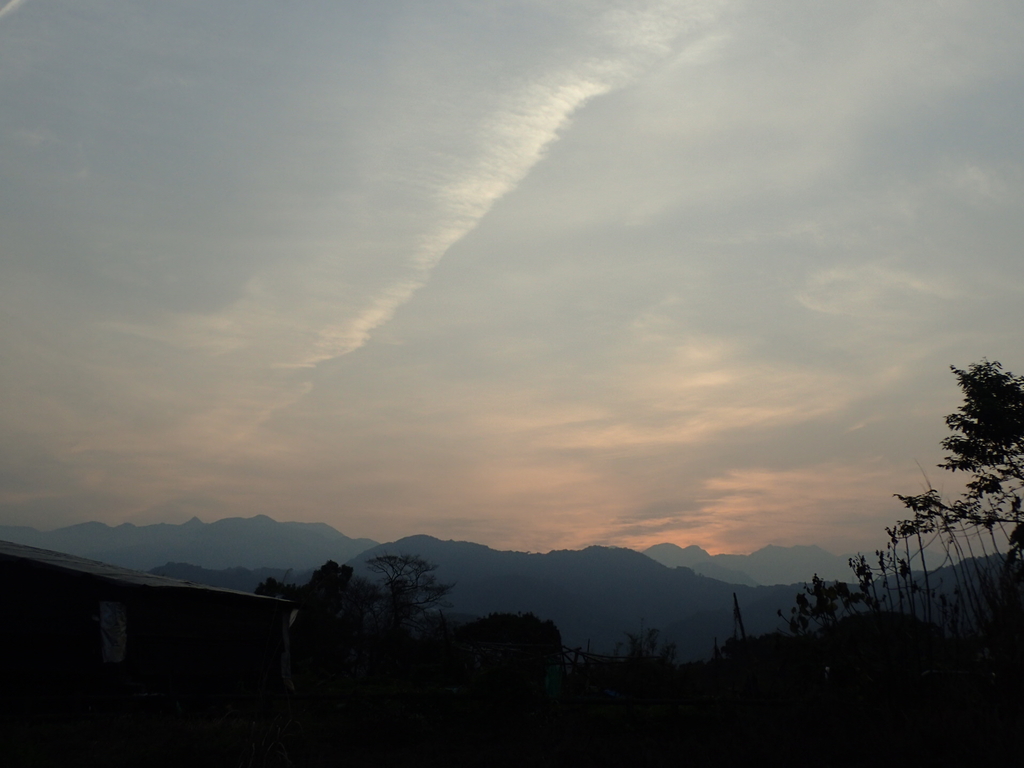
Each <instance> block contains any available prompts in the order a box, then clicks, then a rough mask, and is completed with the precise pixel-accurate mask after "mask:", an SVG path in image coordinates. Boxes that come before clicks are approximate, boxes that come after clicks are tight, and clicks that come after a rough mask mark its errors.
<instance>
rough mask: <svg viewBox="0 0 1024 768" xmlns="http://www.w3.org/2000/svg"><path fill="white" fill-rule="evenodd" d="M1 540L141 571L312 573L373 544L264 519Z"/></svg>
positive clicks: (96, 528) (80, 529) (86, 526)
mask: <svg viewBox="0 0 1024 768" xmlns="http://www.w3.org/2000/svg"><path fill="white" fill-rule="evenodd" d="M0 539H2V540H4V541H13V542H15V543H17V544H26V545H28V546H32V547H40V548H42V549H51V550H54V551H57V552H67V553H69V554H72V555H78V556H79V557H87V558H90V559H92V560H99V561H102V562H105V563H111V564H113V565H119V566H122V567H124V568H135V569H137V570H143V571H145V570H149V569H151V568H155V567H157V566H162V565H164V564H166V563H188V564H190V565H196V566H200V567H203V568H221V569H223V568H235V567H243V568H278V569H287V568H297V569H310V568H316V567H318V566H320V565H322V564H323V563H324V562H326V561H327V560H336V561H338V562H344V561H345V560H348V559H350V558H352V557H355V556H356V555H358V554H359V553H360V552H362V551H363V550H365V549H367V548H369V547H372V546H374V545H376V544H377V542H375V541H372V540H371V539H352V538H349V537H348V536H345V535H344V534H342V533H340V532H339V531H337V530H335V529H334V528H332V527H331V526H329V525H327V524H326V523H294V522H289V523H279V522H277V521H276V520H273V519H272V518H270V517H267V516H266V515H257V516H256V517H249V518H243V517H229V518H225V519H223V520H217V521H216V522H213V523H204V522H202V521H201V520H200V519H199V518H196V517H194V518H192V519H191V520H189V521H188V522H187V523H182V524H180V525H174V524H170V523H158V524H155V525H132V524H131V523H123V524H121V525H117V526H113V527H112V526H109V525H105V524H104V523H97V522H91V523H81V524H79V525H72V526H68V527H66V528H58V529H56V530H53V531H37V530H36V529H34V528H28V527H25V526H0Z"/></svg>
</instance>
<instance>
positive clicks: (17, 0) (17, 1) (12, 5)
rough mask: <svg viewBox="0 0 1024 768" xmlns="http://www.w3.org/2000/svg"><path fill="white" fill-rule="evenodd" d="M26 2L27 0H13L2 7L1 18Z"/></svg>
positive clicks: (0, 10) (0, 9)
mask: <svg viewBox="0 0 1024 768" xmlns="http://www.w3.org/2000/svg"><path fill="white" fill-rule="evenodd" d="M24 4H25V0H11V1H10V2H9V3H7V5H5V6H4V7H3V8H0V19H2V18H3V17H4V16H7V15H8V14H11V13H14V12H15V11H16V10H18V8H19V7H20V6H22V5H24Z"/></svg>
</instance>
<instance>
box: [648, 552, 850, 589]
mask: <svg viewBox="0 0 1024 768" xmlns="http://www.w3.org/2000/svg"><path fill="white" fill-rule="evenodd" d="M644 554H645V555H647V556H648V557H650V558H653V559H654V560H657V561H658V562H659V563H661V564H662V565H667V566H669V567H670V568H675V567H678V566H685V567H687V568H692V569H693V570H694V571H695V572H697V573H701V574H703V575H705V576H710V577H711V578H713V579H721V580H722V581H728V582H731V583H734V584H747V585H749V586H756V585H758V584H794V583H796V582H804V581H809V580H810V578H811V577H812V576H813V575H814V574H818V575H819V576H820V577H821V578H823V579H826V580H829V581H834V580H840V581H849V580H851V579H852V578H853V577H852V574H851V572H850V565H849V557H839V556H837V555H833V554H832V553H831V552H826V551H825V550H824V549H822V548H821V547H815V546H794V547H778V546H775V545H771V544H770V545H768V546H767V547H762V548H761V549H759V550H757V551H756V552H752V553H751V554H749V555H711V554H708V553H707V552H706V551H705V550H703V549H701V548H700V547H698V546H696V545H692V544H691V545H690V546H688V547H685V548H684V547H680V546H678V545H676V544H667V543H666V544H655V545H654V546H653V547H648V548H647V549H645V550H644Z"/></svg>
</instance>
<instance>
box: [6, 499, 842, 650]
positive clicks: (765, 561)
mask: <svg viewBox="0 0 1024 768" xmlns="http://www.w3.org/2000/svg"><path fill="white" fill-rule="evenodd" d="M0 539H5V540H8V541H14V542H17V543H21V544H27V545H30V546H35V547H41V548H44V549H51V550H57V551H62V552H68V553H71V554H75V555H79V556H81V557H88V558H91V559H95V560H101V561H104V562H108V563H112V564H115V565H120V566H123V567H128V568H136V569H139V570H151V571H152V572H154V573H160V574H162V575H165V576H172V577H175V578H182V579H186V580H189V581H194V582H200V583H206V584H211V585H214V586H221V587H229V588H233V589H240V590H244V591H252V590H253V589H254V588H255V586H256V584H258V583H259V582H260V581H262V580H264V579H266V578H268V577H273V578H275V579H278V580H285V581H289V582H294V583H305V581H308V579H309V577H310V575H311V572H312V569H313V568H316V567H318V566H320V565H322V564H323V563H324V562H326V561H327V560H335V561H336V562H342V563H344V562H347V563H349V564H350V565H352V566H353V568H355V569H356V571H357V573H364V574H366V575H369V574H368V571H367V566H366V563H367V561H368V560H369V559H371V558H372V557H374V556H376V555H379V554H382V553H393V554H413V555H418V556H420V557H422V558H424V559H426V560H428V561H429V562H431V563H434V564H436V565H437V571H436V575H437V577H438V579H439V580H440V581H442V582H446V583H452V584H453V588H452V591H451V594H450V595H449V601H450V603H451V605H450V608H449V609H448V614H449V615H450V616H451V617H452V618H453V619H454V620H459V619H460V618H461V619H468V618H472V617H476V616H482V615H486V614H488V613H492V612H509V613H526V612H532V613H534V614H536V615H537V616H539V617H541V618H543V619H552V620H553V621H554V622H555V624H556V625H557V626H558V627H559V629H560V630H561V632H562V636H563V639H564V640H565V642H566V643H567V644H568V645H571V646H578V647H583V648H586V647H588V646H589V647H590V648H591V650H594V651H597V652H611V651H612V650H613V649H614V648H615V646H616V644H617V643H620V642H622V641H624V640H625V633H626V632H631V633H634V634H635V633H637V632H640V631H642V630H644V629H649V628H657V629H659V630H660V632H661V638H662V640H663V641H664V642H674V643H675V644H676V646H677V648H678V651H679V658H680V659H681V660H689V659H698V658H706V657H707V656H709V655H710V653H711V652H712V649H713V647H714V644H715V642H716V640H717V641H718V642H719V643H721V642H724V640H725V639H726V638H727V637H729V636H731V635H732V634H733V632H734V630H735V622H734V613H733V605H734V602H733V600H734V595H735V600H736V603H737V604H738V605H739V607H740V609H741V611H742V616H743V621H744V624H745V628H746V631H747V632H748V633H750V634H758V633H763V632H768V631H771V630H773V629H775V628H776V627H777V626H778V625H779V619H778V616H777V611H778V610H779V609H780V608H781V609H783V610H784V612H787V613H788V607H789V606H791V605H792V604H793V600H794V597H795V595H796V593H797V592H798V591H799V590H800V588H801V586H802V583H803V582H804V581H806V580H809V579H810V577H811V576H812V575H813V574H814V573H818V574H819V575H821V576H823V577H831V578H836V577H839V578H848V569H847V570H846V572H845V573H844V572H842V568H840V564H842V565H843V566H844V567H845V563H844V562H842V560H841V559H840V558H837V557H835V556H834V555H831V554H829V553H828V552H825V551H824V550H821V549H819V548H817V547H789V548H786V547H766V548H764V549H762V550H759V551H758V552H755V553H753V554H751V555H714V556H713V555H710V554H708V553H707V552H706V551H704V550H703V549H700V548H699V547H687V548H681V547H678V546H676V545H674V544H661V545H657V546H655V547H651V548H650V549H648V550H647V551H646V552H645V553H640V552H636V551H634V550H631V549H624V548H616V547H587V548H586V549H582V550H558V551H553V552H548V553H546V554H539V553H537V554H535V553H525V552H510V551H501V550H495V549H491V548H490V547H486V546H484V545H481V544H474V543H471V542H464V541H442V540H440V539H437V538H434V537H431V536H410V537H406V538H403V539H399V540H398V541H395V542H391V543H388V544H379V543H377V542H375V541H372V540H370V539H352V538H349V537H347V536H345V535H343V534H341V533H340V532H338V531H337V530H335V529H334V528H332V527H331V526H329V525H326V524H324V523H295V522H286V523H280V522H277V521H274V520H273V519H271V518H269V517H266V516H262V515H261V516H257V517H253V518H229V519H225V520H219V521H217V522H214V523H208V524H207V523H203V522H202V521H200V520H198V519H193V520H191V521H189V522H187V523H183V524H180V525H173V524H156V525H146V526H135V525H131V524H123V525H118V526H113V527H111V526H107V525H104V524H102V523H83V524H81V525H74V526H69V527H67V528H61V529H57V530H55V531H48V532H41V531H37V530H35V529H33V528H27V527H12V526H0ZM758 582H761V583H762V584H763V583H773V584H775V585H776V586H762V585H759V584H758Z"/></svg>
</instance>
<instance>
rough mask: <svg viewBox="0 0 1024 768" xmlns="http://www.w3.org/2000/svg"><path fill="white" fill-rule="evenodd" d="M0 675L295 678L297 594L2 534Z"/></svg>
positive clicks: (149, 680)
mask: <svg viewBox="0 0 1024 768" xmlns="http://www.w3.org/2000/svg"><path fill="white" fill-rule="evenodd" d="M0 579H2V580H0V583H2V584H3V589H2V591H0V677H2V679H3V683H2V685H3V687H4V688H7V689H8V690H11V691H17V692H25V693H32V692H38V693H96V692H129V691H135V692H145V693H185V692H237V691H253V692H255V691H262V690H267V689H268V688H270V689H271V690H272V689H274V688H279V687H280V686H281V685H282V684H285V685H289V686H290V668H289V667H290V659H289V653H288V649H289V637H288V629H289V626H290V623H291V621H292V620H293V619H294V609H295V606H294V604H293V603H291V602H289V601H287V600H279V599H276V598H271V597H261V596H258V595H252V594H248V593H246V592H237V591H234V590H229V589H219V588H216V587H209V586H205V585H202V584H195V583H193V582H189V581H180V580H178V579H171V578H167V577H164V576H156V575H154V574H150V573H142V572H140V571H132V570H128V569H126V568H119V567H117V566H113V565H108V564H106V563H99V562H96V561H94V560H87V559H85V558H81V557H75V556H74V555H68V554H64V553H61V552H51V551H49V550H44V549H37V548H35V547H27V546H23V545H21V544H13V543H11V542H6V541H0Z"/></svg>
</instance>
